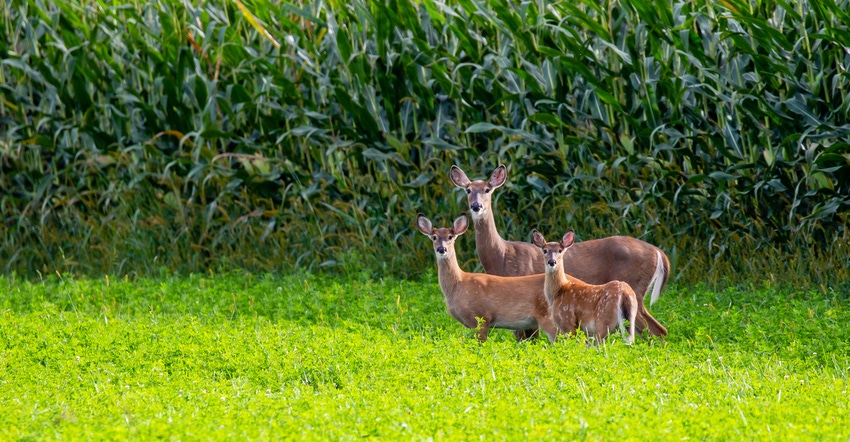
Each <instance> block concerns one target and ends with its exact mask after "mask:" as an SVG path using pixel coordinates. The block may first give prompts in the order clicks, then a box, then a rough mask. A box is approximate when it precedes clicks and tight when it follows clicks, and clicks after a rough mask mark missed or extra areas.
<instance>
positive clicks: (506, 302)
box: [416, 213, 558, 342]
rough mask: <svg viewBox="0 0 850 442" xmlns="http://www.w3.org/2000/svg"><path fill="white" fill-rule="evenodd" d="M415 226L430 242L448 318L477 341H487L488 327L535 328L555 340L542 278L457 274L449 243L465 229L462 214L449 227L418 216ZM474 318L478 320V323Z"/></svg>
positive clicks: (457, 266)
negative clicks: (473, 333) (474, 331)
mask: <svg viewBox="0 0 850 442" xmlns="http://www.w3.org/2000/svg"><path fill="white" fill-rule="evenodd" d="M416 227H417V228H418V229H419V231H420V232H422V234H424V235H425V236H427V237H428V238H430V239H431V241H432V242H433V243H434V252H435V253H436V254H437V277H438V278H439V281H440V289H442V291H443V296H444V297H445V301H446V308H447V309H448V311H449V314H450V315H452V317H453V318H455V319H456V320H458V322H460V323H461V324H463V325H465V326H466V327H468V328H472V329H475V328H478V332H477V338H478V340H479V341H481V342H484V341H486V340H487V334H488V332H489V330H490V329H491V328H505V329H510V330H524V329H528V328H538V327H539V328H540V329H541V330H543V332H544V333H546V336H547V337H548V338H549V341H554V340H555V338H556V337H557V335H558V331H557V328H556V327H555V324H553V323H552V319H551V317H550V315H549V304H548V303H547V302H546V298H545V297H544V295H543V278H544V275H542V274H540V275H531V276H519V277H503V276H495V275H488V274H485V273H467V272H464V271H463V270H461V269H460V266H459V265H458V263H457V256H456V254H455V240H456V239H457V237H458V236H460V235H462V234H463V233H464V232H466V229H467V228H468V227H469V220H468V219H467V217H466V215H465V214H464V215H461V216H459V217H457V219H455V220H454V223H453V224H452V227H451V228H434V227H433V225H432V224H431V220H429V219H428V218H426V217H425V215H423V214H421V213H420V214H418V215H417V217H416ZM479 318H480V319H481V320H483V322H481V323H480V324H479ZM479 327H480V328H479Z"/></svg>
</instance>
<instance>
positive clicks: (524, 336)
mask: <svg viewBox="0 0 850 442" xmlns="http://www.w3.org/2000/svg"><path fill="white" fill-rule="evenodd" d="M538 336H540V330H539V329H534V328H529V329H526V330H514V337H516V340H517V342H522V341H525V340H528V339H537V337H538Z"/></svg>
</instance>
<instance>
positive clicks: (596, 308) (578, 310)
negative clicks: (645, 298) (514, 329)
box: [531, 230, 638, 344]
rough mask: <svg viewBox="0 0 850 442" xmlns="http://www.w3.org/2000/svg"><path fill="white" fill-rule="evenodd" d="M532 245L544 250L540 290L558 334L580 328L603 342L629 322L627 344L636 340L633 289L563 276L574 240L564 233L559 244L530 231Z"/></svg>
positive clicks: (635, 304) (570, 232)
mask: <svg viewBox="0 0 850 442" xmlns="http://www.w3.org/2000/svg"><path fill="white" fill-rule="evenodd" d="M531 237H532V241H533V242H534V245H535V246H537V247H538V248H540V249H541V250H542V251H543V262H544V263H545V266H546V273H545V275H546V279H545V282H544V284H543V287H544V288H543V291H544V293H545V294H546V301H547V302H548V303H549V312H550V314H551V317H552V322H554V323H555V325H556V326H557V327H558V331H559V332H560V333H567V334H573V333H575V332H576V331H577V330H578V329H579V328H580V329H581V330H582V331H583V332H584V334H585V336H587V337H588V338H590V337H593V338H594V339H595V341H596V342H597V343H599V342H602V341H604V340H605V338H606V337H607V336H608V334H609V333H610V332H611V331H612V330H614V328H615V327H619V328H620V329H621V330H622V329H623V322H624V320H626V319H628V320H629V334H628V336H627V337H626V340H625V341H626V344H631V343H632V342H634V340H635V319H636V316H637V311H638V301H637V297H636V296H635V292H634V290H632V288H631V287H630V286H629V285H628V284H626V283H625V282H622V281H610V282H607V283H605V284H603V285H591V284H586V283H584V282H583V281H581V280H579V279H576V278H574V277H572V276H570V275H567V274H565V273H564V268H563V267H564V256H565V255H566V252H567V250H569V248H570V246H572V245H573V242H574V241H575V234H574V233H573V232H572V231H569V232H567V234H566V235H564V237H563V238H561V242H546V240H545V239H544V238H543V235H541V234H540V232H538V231H537V230H533V231H532V232H531Z"/></svg>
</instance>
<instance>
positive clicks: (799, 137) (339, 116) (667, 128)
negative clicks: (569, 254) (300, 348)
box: [0, 0, 850, 292]
mask: <svg viewBox="0 0 850 442" xmlns="http://www.w3.org/2000/svg"><path fill="white" fill-rule="evenodd" d="M8 5H9V7H7V8H4V9H3V11H4V12H3V21H2V26H0V188H2V189H4V191H3V192H2V194H0V211H2V222H0V237H1V238H2V240H0V244H2V246H0V266H2V269H3V271H4V273H6V274H9V273H11V272H19V273H20V274H27V275H35V274H37V273H41V274H48V273H54V272H57V271H58V272H60V273H62V274H64V273H68V272H71V273H77V274H83V273H84V274H104V273H108V274H117V275H126V274H129V275H135V274H156V272H157V271H158V269H159V268H160V267H161V266H165V267H167V268H171V269H175V270H179V271H184V272H203V271H206V270H208V269H218V268H231V267H235V268H243V269H248V270H261V271H262V270H270V269H281V268H282V269H295V268H304V269H310V270H316V269H319V268H334V267H335V266H337V265H338V264H339V263H341V262H344V261H345V259H344V258H343V255H345V256H349V257H351V256H355V255H346V253H351V251H356V252H354V253H357V255H356V256H357V257H358V259H359V260H360V261H361V262H362V264H363V268H364V269H369V270H367V271H371V272H374V273H376V274H379V275H388V274H392V275H397V276H402V277H406V276H412V275H418V274H421V272H422V271H423V269H425V268H428V267H430V266H431V265H432V264H433V263H432V262H431V261H430V259H429V255H430V253H428V248H427V247H424V246H423V244H422V243H421V242H420V241H418V239H419V238H416V234H415V231H414V229H411V224H412V218H413V216H414V215H415V213H416V212H419V211H421V212H424V213H427V214H429V216H432V217H440V216H442V217H445V219H450V218H451V217H453V216H455V215H456V214H457V213H458V212H459V211H461V210H463V208H464V203H463V201H462V199H461V198H462V196H461V195H459V194H456V193H454V191H453V189H452V188H451V186H450V184H449V181H448V180H447V177H446V174H447V172H448V169H449V166H450V165H452V164H458V165H460V166H461V167H463V168H464V169H465V170H467V171H468V172H469V173H470V175H472V176H475V177H482V176H484V175H485V174H487V173H489V172H490V171H491V170H492V169H493V167H495V165H496V164H498V163H507V164H508V165H509V166H510V177H509V184H508V186H507V187H506V188H505V189H503V190H500V193H499V194H498V196H497V198H496V199H497V206H498V207H497V209H498V210H499V212H500V214H501V215H502V217H500V219H499V220H498V221H497V223H498V225H499V227H500V229H501V230H502V231H503V234H504V236H506V237H508V238H511V239H518V238H526V237H527V235H528V232H529V231H530V229H531V228H532V227H537V228H539V229H546V230H552V229H563V230H566V229H569V228H572V229H575V230H576V231H577V232H578V234H579V238H580V239H581V238H584V239H587V238H593V237H600V236H607V235H611V234H628V235H633V236H637V237H640V238H643V239H646V240H648V241H650V242H652V243H655V244H657V245H659V246H661V247H662V248H663V249H665V250H666V251H667V252H668V253H669V254H670V255H671V256H672V257H673V258H674V262H675V263H676V269H675V270H676V273H675V274H674V278H676V279H677V280H678V281H680V282H688V283H693V282H698V281H704V282H708V283H710V284H723V283H724V281H726V280H727V278H728V279H730V280H731V282H735V281H741V280H746V279H754V278H771V277H776V278H779V279H780V280H787V281H789V282H792V283H798V282H799V283H804V282H812V283H814V284H815V285H816V286H819V287H821V288H822V291H824V292H826V291H828V290H829V288H830V287H839V286H841V284H844V285H846V281H848V280H850V267H848V264H847V263H848V262H850V256H849V255H850V253H848V250H847V243H848V231H847V225H848V218H847V213H848V210H847V209H848V204H850V193H848V192H850V187H848V186H850V136H848V132H850V129H848V128H850V124H848V121H847V120H848V118H847V117H848V113H849V112H850V97H848V86H847V84H848V82H847V74H846V72H845V69H844V67H843V66H846V65H847V64H848V63H850V60H848V54H847V52H846V47H847V45H848V39H850V37H848V36H850V16H848V14H847V13H846V12H844V11H846V10H847V9H848V2H847V0H826V1H824V2H818V4H817V5H811V7H809V8H804V7H803V6H800V5H798V4H796V3H786V2H744V1H739V0H735V1H729V2H717V3H716V2H707V1H704V0H694V1H691V2H683V3H676V4H674V5H670V4H668V3H665V2H650V1H637V0H628V1H624V2H609V3H603V4H600V3H598V2H591V1H580V2H571V1H556V2H545V3H535V2H522V3H511V4H504V3H503V2H496V1H485V2H470V1H466V0H445V1H444V0H426V1H423V2H411V1H397V0H392V1H377V2H363V1H354V2H325V3H314V2H300V1H296V2H287V1H273V2H272V1H268V0H254V1H246V2H244V3H239V2H235V3H234V2H220V1H211V2H201V3H198V4H193V3H187V2H175V1H173V0H160V1H155V2H139V1H137V0H133V1H130V2H129V3H113V2H95V3H90V2H88V3H86V2H80V1H72V2H45V1H43V0H29V1H26V2H13V3H9V4H8ZM502 218H503V219H504V221H502ZM465 249H466V250H468V251H469V252H468V253H467V254H466V256H468V257H469V258H468V259H469V264H470V265H474V260H473V259H472V252H471V250H472V248H471V247H467V248H465ZM788 262H790V263H791V266H790V268H791V270H792V271H790V272H789V271H788V267H787V266H786V263H788Z"/></svg>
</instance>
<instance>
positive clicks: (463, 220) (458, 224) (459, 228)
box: [452, 213, 469, 235]
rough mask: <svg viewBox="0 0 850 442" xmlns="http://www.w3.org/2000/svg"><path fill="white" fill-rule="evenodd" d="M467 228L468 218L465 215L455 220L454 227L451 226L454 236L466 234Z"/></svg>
mask: <svg viewBox="0 0 850 442" xmlns="http://www.w3.org/2000/svg"><path fill="white" fill-rule="evenodd" d="M468 227H469V218H467V217H466V214H465V213H464V214H463V215H461V216H459V217H457V219H455V222H454V225H452V231H453V232H454V233H455V235H461V234H463V232H466V229H467V228H468Z"/></svg>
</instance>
